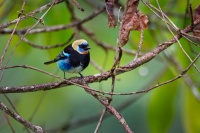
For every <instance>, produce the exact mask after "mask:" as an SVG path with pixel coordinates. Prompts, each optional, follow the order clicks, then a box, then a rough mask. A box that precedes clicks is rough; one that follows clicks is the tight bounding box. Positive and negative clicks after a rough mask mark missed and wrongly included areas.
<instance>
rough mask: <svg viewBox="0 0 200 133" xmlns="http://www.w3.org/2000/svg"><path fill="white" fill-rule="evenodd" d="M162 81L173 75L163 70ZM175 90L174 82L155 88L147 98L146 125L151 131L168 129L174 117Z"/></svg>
mask: <svg viewBox="0 0 200 133" xmlns="http://www.w3.org/2000/svg"><path fill="white" fill-rule="evenodd" d="M165 74H166V75H165V78H164V79H163V80H162V81H166V80H167V79H171V78H172V76H170V75H173V74H171V73H170V72H168V71H167V72H165ZM176 92H177V84H176V83H175V82H173V83H170V84H168V85H165V86H163V87H159V88H156V89H155V90H154V91H153V92H152V95H151V97H150V99H149V105H148V125H149V128H150V132H152V133H165V132H167V130H168V129H169V127H170V125H171V123H172V120H173V117H174V100H175V97H176V94H177V93H176Z"/></svg>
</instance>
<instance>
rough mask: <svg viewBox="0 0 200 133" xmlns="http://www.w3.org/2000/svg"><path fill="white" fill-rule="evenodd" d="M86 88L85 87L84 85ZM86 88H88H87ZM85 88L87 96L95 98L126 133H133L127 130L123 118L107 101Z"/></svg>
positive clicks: (127, 127)
mask: <svg viewBox="0 0 200 133" xmlns="http://www.w3.org/2000/svg"><path fill="white" fill-rule="evenodd" d="M84 86H87V85H84ZM87 88H88V86H87ZM87 88H84V89H85V91H86V92H88V93H89V94H91V95H92V96H93V97H95V98H96V99H97V100H98V101H99V102H101V103H102V104H103V105H104V106H105V107H106V109H107V110H108V111H109V112H110V113H111V114H113V115H114V116H115V117H116V118H117V119H118V120H119V122H120V123H121V124H122V126H123V127H124V129H125V130H126V132H127V133H133V131H132V130H131V129H130V128H129V126H128V124H127V123H126V121H125V119H124V117H122V116H121V115H120V114H119V112H117V110H116V109H115V108H113V107H112V106H111V105H110V104H109V101H108V100H104V99H102V98H101V97H100V96H99V95H98V94H96V93H95V92H94V91H91V89H90V90H88V89H87Z"/></svg>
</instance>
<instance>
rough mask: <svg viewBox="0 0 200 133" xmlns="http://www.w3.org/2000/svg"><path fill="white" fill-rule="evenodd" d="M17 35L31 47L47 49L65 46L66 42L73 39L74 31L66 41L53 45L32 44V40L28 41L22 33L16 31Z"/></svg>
mask: <svg viewBox="0 0 200 133" xmlns="http://www.w3.org/2000/svg"><path fill="white" fill-rule="evenodd" d="M18 35H19V36H20V38H22V40H23V41H24V42H26V43H27V44H28V45H30V46H31V47H33V48H37V49H41V50H47V49H52V48H57V47H63V46H65V45H66V44H69V42H70V41H71V40H72V39H73V37H74V33H73V34H72V35H71V36H70V38H69V39H67V41H66V42H64V43H62V44H55V45H52V46H41V45H37V44H34V43H33V42H31V41H29V40H28V39H27V38H25V37H23V35H22V34H21V33H18Z"/></svg>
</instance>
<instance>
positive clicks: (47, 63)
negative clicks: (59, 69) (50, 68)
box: [44, 60, 56, 65]
mask: <svg viewBox="0 0 200 133" xmlns="http://www.w3.org/2000/svg"><path fill="white" fill-rule="evenodd" d="M54 62H56V61H55V60H51V61H47V62H45V63H44V64H45V65H49V64H51V63H54Z"/></svg>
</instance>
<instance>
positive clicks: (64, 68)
mask: <svg viewBox="0 0 200 133" xmlns="http://www.w3.org/2000/svg"><path fill="white" fill-rule="evenodd" d="M57 64H58V67H59V68H60V69H61V70H62V71H68V70H70V69H71V68H72V66H71V64H70V62H69V60H68V59H64V60H59V61H57Z"/></svg>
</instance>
